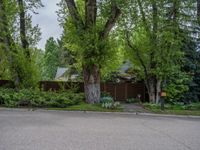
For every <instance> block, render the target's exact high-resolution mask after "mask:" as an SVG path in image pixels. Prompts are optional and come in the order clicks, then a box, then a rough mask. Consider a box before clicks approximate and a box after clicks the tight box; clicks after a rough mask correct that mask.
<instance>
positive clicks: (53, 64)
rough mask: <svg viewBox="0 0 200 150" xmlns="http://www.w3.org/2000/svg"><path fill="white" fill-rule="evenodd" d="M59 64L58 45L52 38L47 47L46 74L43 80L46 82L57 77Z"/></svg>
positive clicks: (45, 58)
mask: <svg viewBox="0 0 200 150" xmlns="http://www.w3.org/2000/svg"><path fill="white" fill-rule="evenodd" d="M58 64H59V50H58V44H57V42H56V41H55V40H54V38H53V37H50V38H49V39H48V40H47V42H46V45H45V54H44V64H43V65H44V67H43V69H44V72H43V78H44V79H45V80H53V79H54V78H55V75H56V70H57V67H58Z"/></svg>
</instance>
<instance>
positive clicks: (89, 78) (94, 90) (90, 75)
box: [83, 65, 100, 104]
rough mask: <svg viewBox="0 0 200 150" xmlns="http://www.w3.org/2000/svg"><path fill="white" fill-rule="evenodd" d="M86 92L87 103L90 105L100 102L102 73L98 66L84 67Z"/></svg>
mask: <svg viewBox="0 0 200 150" xmlns="http://www.w3.org/2000/svg"><path fill="white" fill-rule="evenodd" d="M83 76H84V90H85V98H86V102H87V103H90V104H94V103H99V102H100V71H99V68H98V67H97V66H96V65H93V66H92V67H91V68H88V67H84V69H83Z"/></svg>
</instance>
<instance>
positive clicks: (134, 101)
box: [126, 98, 140, 103]
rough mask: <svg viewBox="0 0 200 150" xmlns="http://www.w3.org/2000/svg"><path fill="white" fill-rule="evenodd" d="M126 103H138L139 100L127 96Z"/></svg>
mask: <svg viewBox="0 0 200 150" xmlns="http://www.w3.org/2000/svg"><path fill="white" fill-rule="evenodd" d="M126 102H127V103H139V102H140V100H138V99H137V98H128V99H126Z"/></svg>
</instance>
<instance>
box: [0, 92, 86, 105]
mask: <svg viewBox="0 0 200 150" xmlns="http://www.w3.org/2000/svg"><path fill="white" fill-rule="evenodd" d="M83 100H84V95H83V94H82V93H74V92H73V91H70V90H68V91H64V92H51V91H48V92H44V91H40V90H33V89H30V90H28V89H21V90H18V91H16V90H14V89H0V104H1V105H3V106H6V107H22V106H25V107H61V108H63V107H68V106H72V105H76V104H79V103H80V102H81V101H83Z"/></svg>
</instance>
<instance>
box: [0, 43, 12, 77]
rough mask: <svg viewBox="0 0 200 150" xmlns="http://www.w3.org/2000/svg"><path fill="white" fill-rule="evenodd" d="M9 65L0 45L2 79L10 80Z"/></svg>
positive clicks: (0, 73)
mask: <svg viewBox="0 0 200 150" xmlns="http://www.w3.org/2000/svg"><path fill="white" fill-rule="evenodd" d="M9 71H10V70H9V63H8V60H7V56H6V54H5V52H4V49H3V47H1V45H0V79H10V72H9Z"/></svg>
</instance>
